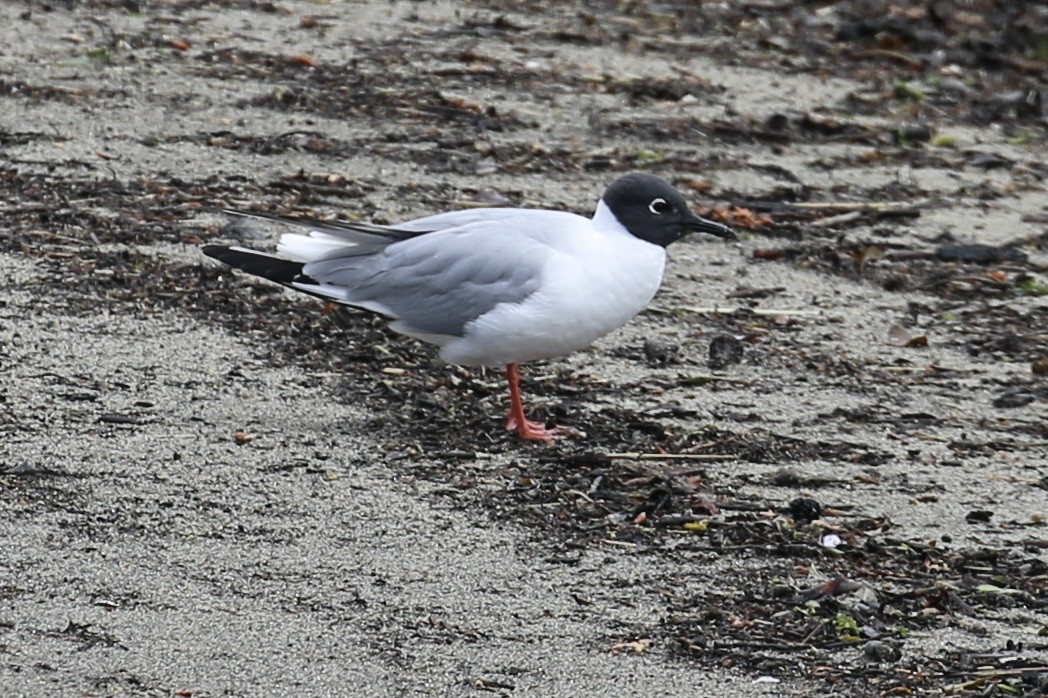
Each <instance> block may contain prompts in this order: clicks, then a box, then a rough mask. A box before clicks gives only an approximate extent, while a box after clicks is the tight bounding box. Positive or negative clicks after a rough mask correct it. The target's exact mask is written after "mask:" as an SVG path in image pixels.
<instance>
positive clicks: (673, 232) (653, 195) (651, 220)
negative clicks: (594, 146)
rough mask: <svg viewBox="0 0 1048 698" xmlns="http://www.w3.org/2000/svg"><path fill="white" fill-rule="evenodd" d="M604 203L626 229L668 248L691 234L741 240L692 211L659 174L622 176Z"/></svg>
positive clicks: (613, 183)
mask: <svg viewBox="0 0 1048 698" xmlns="http://www.w3.org/2000/svg"><path fill="white" fill-rule="evenodd" d="M601 201H603V202H604V205H605V206H607V207H608V210H610V211H611V213H612V214H613V215H614V216H615V218H616V219H617V220H618V222H619V223H620V224H622V226H623V227H624V228H626V230H628V231H629V232H631V233H632V234H633V235H635V236H637V237H638V238H640V239H641V240H647V241H648V242H650V243H653V244H655V245H660V246H662V247H666V246H667V245H669V244H670V243H671V242H676V241H677V240H680V239H681V238H682V237H684V236H685V235H687V234H688V233H708V234H710V235H716V236H717V237H719V238H725V239H727V240H737V239H738V237H737V236H736V235H735V231H733V230H732V229H731V228H729V227H728V226H726V225H721V224H720V223H716V222H714V221H711V220H707V219H705V218H700V217H699V216H696V215H695V214H694V213H692V212H691V210H690V209H689V208H688V203H687V202H686V201H685V200H684V196H682V195H681V193H680V192H679V191H677V190H676V189H675V188H674V187H673V185H672V184H670V183H669V182H667V181H666V180H664V179H662V178H660V177H656V176H655V175H650V174H642V173H639V172H634V173H631V174H628V175H623V176H622V177H619V178H618V179H616V180H615V181H614V182H612V183H611V185H610V186H609V187H608V188H607V189H606V190H605V191H604V196H603V197H601Z"/></svg>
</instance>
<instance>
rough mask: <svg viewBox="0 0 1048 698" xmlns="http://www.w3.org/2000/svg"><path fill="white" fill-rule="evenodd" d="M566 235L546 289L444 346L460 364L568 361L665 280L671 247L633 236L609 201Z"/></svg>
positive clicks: (552, 255)
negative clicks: (666, 247)
mask: <svg viewBox="0 0 1048 698" xmlns="http://www.w3.org/2000/svg"><path fill="white" fill-rule="evenodd" d="M579 220H580V222H581V225H579V226H578V227H577V228H576V229H574V230H569V231H564V234H563V235H558V236H557V238H556V243H555V245H553V246H551V249H550V252H549V257H548V260H547V261H546V263H545V265H544V267H543V272H542V285H541V287H540V288H539V290H538V291H536V292H535V293H533V294H532V295H531V296H529V297H528V298H527V299H525V300H524V301H523V302H521V303H517V304H508V303H507V304H502V305H499V306H496V307H495V308H494V309H493V310H491V311H490V312H488V313H485V314H484V315H482V316H480V317H479V318H477V319H476V320H475V321H473V322H472V323H470V324H469V325H468V326H467V327H466V332H465V334H464V336H463V337H461V338H456V339H453V340H452V341H450V342H448V343H446V344H444V346H443V347H442V349H441V352H440V355H441V357H442V358H443V359H444V360H445V361H447V362H449V363H454V364H462V365H486V366H498V365H505V364H509V363H516V362H523V361H534V360H537V359H548V358H553V357H557V356H564V355H565V354H570V353H571V352H574V351H577V350H579V349H582V348H583V347H586V346H589V345H590V344H592V343H593V342H594V341H596V340H597V339H599V338H600V337H603V336H604V335H606V334H608V333H609V332H611V331H613V330H616V329H618V328H619V327H621V326H622V325H624V324H626V322H628V321H629V320H630V318H632V317H633V316H634V315H636V314H637V313H638V312H640V311H641V310H643V309H644V308H645V307H646V306H647V305H648V303H649V302H650V301H651V299H652V297H653V296H654V295H655V292H656V291H658V289H659V285H660V284H661V283H662V272H663V269H664V267H665V263H666V251H665V249H664V248H662V247H660V246H658V245H654V244H652V243H649V242H645V241H644V240H641V239H639V238H637V237H635V236H633V235H632V234H630V233H629V231H627V230H626V229H625V228H623V227H622V225H621V224H620V223H619V222H618V221H617V220H616V219H615V217H614V215H613V214H612V213H611V212H610V211H609V210H608V209H607V207H605V206H604V204H603V202H601V203H600V204H599V205H598V207H597V213H596V215H595V216H594V218H593V220H592V221H588V220H585V219H579Z"/></svg>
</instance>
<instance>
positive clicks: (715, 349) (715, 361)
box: [708, 334, 744, 371]
mask: <svg viewBox="0 0 1048 698" xmlns="http://www.w3.org/2000/svg"><path fill="white" fill-rule="evenodd" d="M743 350H744V347H743V344H742V340H741V339H739V338H738V337H736V336H735V335H731V334H719V335H717V336H716V337H714V338H713V339H711V340H710V358H709V362H708V363H709V367H710V368H711V369H712V370H714V371H720V370H723V369H725V368H727V367H728V366H731V365H732V364H737V363H739V362H740V361H742V354H743Z"/></svg>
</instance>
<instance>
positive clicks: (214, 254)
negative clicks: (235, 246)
mask: <svg viewBox="0 0 1048 698" xmlns="http://www.w3.org/2000/svg"><path fill="white" fill-rule="evenodd" d="M200 251H201V252H203V253H204V254H206V255H207V256H208V257H210V258H211V259H217V260H218V261H220V262H225V263H226V264H229V262H226V261H225V259H223V257H225V256H226V253H227V252H229V248H228V247H226V246H225V245H204V246H203V247H201V248H200ZM230 266H232V265H230Z"/></svg>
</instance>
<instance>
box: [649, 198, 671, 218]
mask: <svg viewBox="0 0 1048 698" xmlns="http://www.w3.org/2000/svg"><path fill="white" fill-rule="evenodd" d="M671 208H673V207H672V206H670V205H669V204H668V203H666V199H654V200H652V202H651V203H650V204H648V210H649V211H651V212H652V213H654V214H655V215H656V216H661V215H662V214H664V213H669V212H670V209H671Z"/></svg>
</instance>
